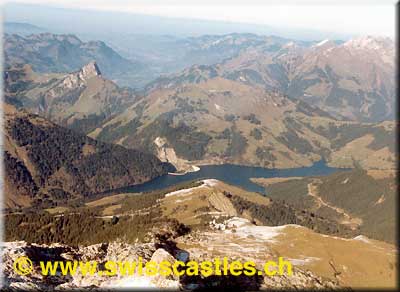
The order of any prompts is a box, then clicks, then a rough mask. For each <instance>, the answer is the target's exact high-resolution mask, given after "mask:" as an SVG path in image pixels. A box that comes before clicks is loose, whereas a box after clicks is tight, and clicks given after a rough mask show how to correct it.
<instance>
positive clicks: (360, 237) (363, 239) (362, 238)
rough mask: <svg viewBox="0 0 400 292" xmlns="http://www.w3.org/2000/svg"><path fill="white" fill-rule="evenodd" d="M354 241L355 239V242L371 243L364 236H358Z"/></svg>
mask: <svg viewBox="0 0 400 292" xmlns="http://www.w3.org/2000/svg"><path fill="white" fill-rule="evenodd" d="M354 239H355V240H359V241H362V242H365V243H371V241H370V240H369V238H368V237H366V236H364V235H359V236H356V237H354Z"/></svg>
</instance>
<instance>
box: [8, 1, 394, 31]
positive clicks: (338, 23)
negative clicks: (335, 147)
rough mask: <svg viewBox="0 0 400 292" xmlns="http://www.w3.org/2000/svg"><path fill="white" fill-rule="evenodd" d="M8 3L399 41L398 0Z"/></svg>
mask: <svg viewBox="0 0 400 292" xmlns="http://www.w3.org/2000/svg"><path fill="white" fill-rule="evenodd" d="M6 2H22V3H40V4H46V5H49V4H50V5H52V6H61V7H70V8H82V9H88V8H89V9H100V10H113V11H123V12H133V13H141V14H147V15H158V16H167V17H178V18H194V19H207V20H223V21H232V22H243V23H255V24H267V25H271V26H278V27H285V28H302V29H304V28H305V29H307V28H308V29H317V30H321V31H330V32H340V33H349V34H359V35H365V34H369V35H385V36H390V37H393V36H394V34H395V2H396V1H392V0H380V1H379V0H348V1H345V0H336V1H332V0H319V1H316V0H303V1H301V0H297V1H292V0H286V1H285V0H280V1H277V0H272V1H271V0H270V1H258V0H201V1H199V0H198V1H190V0H186V1H184V0H146V1H145V0H57V1H51V0H11V1H6ZM263 3H268V4H267V5H266V4H263ZM300 4H301V5H300Z"/></svg>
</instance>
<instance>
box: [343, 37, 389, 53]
mask: <svg viewBox="0 0 400 292" xmlns="http://www.w3.org/2000/svg"><path fill="white" fill-rule="evenodd" d="M344 46H346V47H353V48H358V49H373V50H379V49H382V48H387V47H390V46H393V41H392V40H391V39H390V38H388V37H374V36H363V37H360V38H356V39H352V40H349V41H347V42H345V43H344Z"/></svg>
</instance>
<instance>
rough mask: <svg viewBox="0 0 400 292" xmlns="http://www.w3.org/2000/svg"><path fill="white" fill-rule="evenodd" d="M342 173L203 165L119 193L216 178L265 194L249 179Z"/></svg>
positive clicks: (318, 166) (319, 168)
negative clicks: (197, 168)
mask: <svg viewBox="0 0 400 292" xmlns="http://www.w3.org/2000/svg"><path fill="white" fill-rule="evenodd" d="M345 170H347V169H343V168H333V167H329V166H327V165H326V164H325V162H324V161H318V162H316V163H314V164H313V165H312V166H309V167H299V168H291V169H267V168H262V167H251V166H241V165H233V164H222V165H203V166H201V167H200V170H199V171H197V172H191V173H187V174H185V175H164V176H161V177H158V178H156V179H154V180H152V181H150V182H147V183H144V184H141V185H136V186H131V187H126V188H122V189H120V190H118V191H119V192H128V193H139V192H149V191H154V190H160V189H164V188H167V187H171V186H173V185H177V184H179V183H183V182H188V181H193V180H200V179H217V180H220V181H223V182H225V183H227V184H231V185H234V186H238V187H241V188H243V189H245V190H247V191H251V192H259V193H262V194H265V189H264V188H263V187H262V186H260V185H258V184H255V183H253V182H252V181H251V180H250V178H252V177H254V178H255V177H264V178H271V177H291V176H301V177H306V176H320V175H328V174H331V173H334V172H337V171H345Z"/></svg>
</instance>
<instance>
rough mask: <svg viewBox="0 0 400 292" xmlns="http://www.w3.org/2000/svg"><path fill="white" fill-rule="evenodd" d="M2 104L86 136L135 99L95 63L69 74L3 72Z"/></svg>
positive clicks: (20, 69) (26, 70)
mask: <svg viewBox="0 0 400 292" xmlns="http://www.w3.org/2000/svg"><path fill="white" fill-rule="evenodd" d="M4 84H5V86H4V87H5V88H4V92H5V101H6V102H8V103H10V104H13V105H14V106H16V107H18V108H24V109H27V110H29V111H30V112H33V113H35V114H39V115H41V116H44V117H46V118H48V119H50V120H51V121H53V122H56V123H58V124H60V125H63V126H67V127H69V128H72V129H74V130H76V131H78V132H81V133H84V134H88V133H89V132H90V131H92V130H93V129H95V128H96V127H97V126H98V125H101V124H103V123H104V122H105V121H107V120H108V119H109V118H110V117H111V116H114V115H116V114H118V113H120V112H121V111H122V110H123V109H125V108H126V107H128V106H129V105H131V104H133V103H134V102H135V100H136V99H137V96H136V94H135V93H134V91H133V90H131V89H128V88H121V87H119V86H117V85H116V84H115V83H114V82H112V81H110V80H108V79H106V78H105V77H104V76H103V75H102V72H101V71H100V69H99V66H98V64H97V62H94V61H91V62H89V63H87V64H86V65H84V66H83V67H82V68H80V69H79V70H77V71H75V72H72V73H63V74H51V75H41V74H37V73H36V72H35V71H33V70H32V67H31V66H30V65H25V66H19V65H18V66H13V67H10V68H8V69H6V70H5V81H4Z"/></svg>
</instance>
